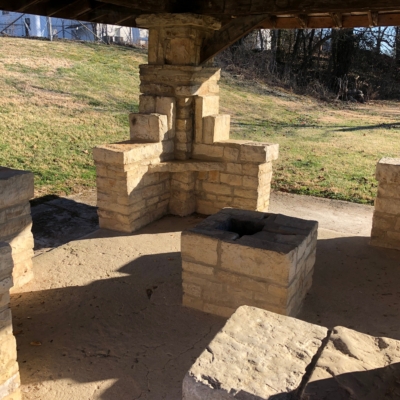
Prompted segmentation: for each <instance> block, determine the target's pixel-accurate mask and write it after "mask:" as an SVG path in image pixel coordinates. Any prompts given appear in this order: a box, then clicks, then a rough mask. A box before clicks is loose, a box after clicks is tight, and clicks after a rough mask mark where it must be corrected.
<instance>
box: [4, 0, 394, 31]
mask: <svg viewBox="0 0 400 400" xmlns="http://www.w3.org/2000/svg"><path fill="white" fill-rule="evenodd" d="M0 10H7V11H15V12H22V13H28V14H38V15H44V16H51V17H59V18H67V19H78V20H81V21H88V22H98V23H110V24H116V25H122V26H130V27H135V26H137V23H136V18H137V17H138V16H140V15H143V14H159V13H194V14H203V15H210V16H213V17H215V18H217V19H219V20H220V21H221V22H222V25H225V24H228V23H229V22H232V20H233V19H235V18H249V17H251V16H254V17H255V18H256V19H255V20H256V21H259V22H257V24H256V25H257V26H256V27H260V28H282V29H291V28H332V27H357V26H360V27H361V26H364V27H365V26H371V27H372V26H386V25H400V0H379V1H376V0H0Z"/></svg>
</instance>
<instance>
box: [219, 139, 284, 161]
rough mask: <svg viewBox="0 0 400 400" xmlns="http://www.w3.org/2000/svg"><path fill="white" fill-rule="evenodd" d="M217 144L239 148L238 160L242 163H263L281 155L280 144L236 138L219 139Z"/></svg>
mask: <svg viewBox="0 0 400 400" xmlns="http://www.w3.org/2000/svg"><path fill="white" fill-rule="evenodd" d="M215 144H216V145H219V146H224V147H231V148H234V149H237V150H239V151H240V154H239V160H238V161H239V162H242V163H254V164H263V163H266V162H271V161H275V160H277V159H278V157H279V144H273V143H265V142H252V141H248V140H234V139H230V140H223V141H218V142H215Z"/></svg>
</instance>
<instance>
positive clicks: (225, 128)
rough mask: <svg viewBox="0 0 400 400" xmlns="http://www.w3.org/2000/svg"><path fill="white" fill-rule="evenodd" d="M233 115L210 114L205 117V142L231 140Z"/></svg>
mask: <svg viewBox="0 0 400 400" xmlns="http://www.w3.org/2000/svg"><path fill="white" fill-rule="evenodd" d="M230 128H231V116H230V115H228V114H217V115H209V116H206V117H204V118H203V142H204V143H206V144H213V143H214V142H219V141H223V140H229V132H230Z"/></svg>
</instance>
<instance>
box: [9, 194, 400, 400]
mask: <svg viewBox="0 0 400 400" xmlns="http://www.w3.org/2000/svg"><path fill="white" fill-rule="evenodd" d="M68 200H69V202H66V201H65V200H64V203H63V204H61V203H59V202H57V201H56V202H55V203H53V204H50V205H49V204H45V205H41V210H38V209H36V210H35V208H34V210H33V211H34V212H33V214H34V220H35V222H34V224H35V225H36V228H34V229H36V234H35V236H36V237H35V239H37V240H36V251H37V254H38V255H37V256H36V257H35V258H34V273H35V279H34V281H32V282H31V283H29V284H28V285H27V286H26V287H24V288H23V290H20V291H19V293H15V294H14V295H13V296H12V303H11V307H12V312H13V318H14V329H15V334H16V337H17V342H18V360H19V365H20V371H21V380H22V391H23V395H24V399H26V400H31V399H41V400H54V399H57V400H71V399H73V400H75V399H79V400H84V399H90V400H91V399H104V400H116V399H118V400H119V399H121V400H125V399H126V400H132V399H146V400H150V399H151V400H159V399H167V400H178V399H180V398H181V383H182V379H183V376H184V375H185V372H186V371H187V370H188V369H189V367H190V366H191V364H192V363H193V362H194V360H195V359H196V357H197V356H198V355H199V354H200V353H201V352H202V350H203V349H204V347H205V346H206V345H207V344H208V342H210V340H211V339H212V338H213V336H214V335H215V334H216V333H217V331H218V330H219V329H220V328H221V327H222V326H223V325H224V323H225V320H224V319H223V318H220V317H216V316H212V315H209V314H205V313H202V312H199V311H195V310H191V309H187V308H184V307H182V306H181V304H180V303H181V295H182V290H181V268H180V263H181V261H180V253H179V250H180V233H181V231H182V230H183V229H186V228H187V227H191V226H193V225H195V224H197V223H198V222H199V221H200V220H201V219H202V217H201V216H196V215H194V216H191V217H187V218H179V217H172V216H168V217H165V218H163V219H162V220H160V221H157V222H155V223H153V224H151V225H150V226H148V227H146V228H144V229H142V230H140V231H139V232H137V233H135V234H132V235H124V234H118V233H115V232H110V231H106V230H95V231H94V232H92V233H90V234H89V235H87V236H85V237H83V238H82V237H81V238H80V239H78V238H79V237H80V236H82V231H81V230H80V227H83V228H84V229H83V232H84V234H86V233H87V230H89V229H92V230H94V229H96V223H95V221H94V220H92V219H91V218H92V217H93V214H92V212H93V207H92V208H90V207H91V205H93V194H92V195H90V194H89V195H86V196H83V197H79V196H78V197H75V198H70V199H68ZM74 202H75V203H77V206H78V208H79V209H80V211H79V212H78V213H77V212H75V214H74V211H73V210H74V208H71V207H70V206H72V205H73V204H74ZM85 205H86V206H85ZM46 207H48V208H46ZM85 207H88V208H87V209H85ZM55 208H56V209H58V210H59V213H61V214H57V215H59V217H58V220H56V221H55V220H53V222H52V219H51V216H52V214H53V213H54V212H55V210H54V209H55ZM68 210H69V211H68ZM71 210H72V211H71ZM270 211H271V212H279V213H284V214H286V215H293V216H298V217H301V218H307V219H316V220H318V221H319V237H318V246H317V261H316V265H315V273H314V281H313V286H312V288H311V290H310V292H309V294H308V295H307V298H306V300H305V304H304V307H303V310H302V311H301V313H300V315H299V316H298V317H299V318H300V319H303V320H306V321H309V322H313V323H317V324H320V325H324V326H327V327H329V328H332V327H333V326H337V325H343V326H346V327H349V328H353V329H356V330H359V331H361V332H364V333H369V334H371V335H379V336H387V337H391V338H395V339H400V318H399V316H400V252H399V251H394V250H385V249H378V248H372V247H369V246H368V239H369V233H370V229H371V219H372V211H373V209H372V207H369V206H362V205H355V204H350V203H345V202H340V201H331V200H324V199H316V198H312V197H303V196H296V195H288V194H279V193H274V194H273V196H272V201H271V207H270ZM35 213H36V214H35ZM46 213H47V215H48V217H47V218H46ZM68 213H69V214H68ZM87 213H89V214H87ZM35 215H36V217H35ZM60 215H61V216H60ZM62 215H64V216H62ZM88 215H89V216H88ZM85 218H86V219H85ZM82 220H86V221H89V220H91V221H92V222H91V223H92V225H93V226H92V227H91V228H90V227H89V226H88V225H87V224H86V225H85V224H83V223H82ZM62 221H67V222H68V224H67V225H68V228H65V238H64V239H63V236H64V235H63V234H58V236H57V235H56V233H57V225H59V224H60V223H62ZM85 229H86V230H85ZM34 231H35V230H34ZM53 231H54V232H56V233H55V234H54V235H55V236H57V238H56V240H53V239H52V237H54V235H53V234H52V233H51V232H53ZM46 238H47V239H46ZM74 238H75V239H74ZM46 240H47V241H46ZM52 240H53V241H52ZM70 240H72V241H70ZM68 241H70V242H69V243H66V242H68ZM55 246H59V247H57V248H54V249H53V250H51V251H48V250H49V249H51V248H52V247H55Z"/></svg>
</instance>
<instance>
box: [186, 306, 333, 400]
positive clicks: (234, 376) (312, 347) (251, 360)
mask: <svg viewBox="0 0 400 400" xmlns="http://www.w3.org/2000/svg"><path fill="white" fill-rule="evenodd" d="M327 334H328V330H327V329H326V328H323V327H320V326H317V325H313V324H309V323H307V322H303V321H300V320H297V319H294V318H289V317H285V316H281V315H278V314H274V313H272V312H269V311H265V310H261V309H258V308H255V307H249V306H242V307H240V308H238V309H237V311H236V312H235V313H234V314H233V315H232V317H231V318H230V319H229V320H228V322H227V323H226V325H225V326H224V328H223V329H222V330H221V331H220V332H219V333H218V334H217V335H216V336H215V338H214V339H213V340H212V342H211V343H210V344H209V345H208V346H207V348H206V350H205V351H204V352H203V353H202V354H201V355H200V357H199V358H198V359H197V360H196V362H195V363H194V364H193V366H192V367H191V369H190V370H189V372H188V373H187V374H186V376H185V378H184V381H183V399H184V400H209V399H221V400H222V399H223V400H228V399H236V400H238V399H246V400H256V399H257V400H261V399H274V400H277V399H290V398H291V396H292V394H293V392H295V391H296V390H297V389H298V387H299V385H300V383H301V381H302V378H303V376H304V374H305V372H306V368H307V366H308V365H309V364H310V363H311V361H312V358H313V356H314V355H315V354H316V353H317V351H318V349H319V348H320V347H321V345H322V342H323V340H324V339H325V338H326V336H327ZM278 395H279V396H278Z"/></svg>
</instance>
